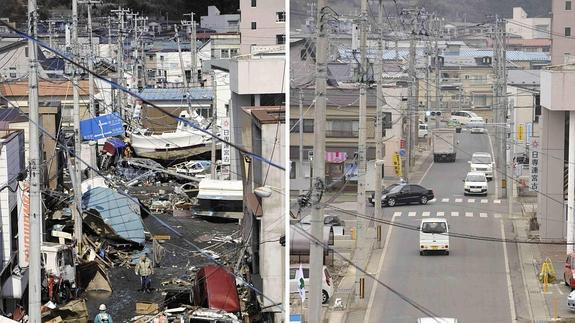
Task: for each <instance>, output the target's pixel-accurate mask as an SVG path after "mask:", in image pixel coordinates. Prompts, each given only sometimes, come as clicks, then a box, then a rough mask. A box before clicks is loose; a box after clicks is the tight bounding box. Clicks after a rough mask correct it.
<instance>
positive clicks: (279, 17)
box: [276, 11, 286, 22]
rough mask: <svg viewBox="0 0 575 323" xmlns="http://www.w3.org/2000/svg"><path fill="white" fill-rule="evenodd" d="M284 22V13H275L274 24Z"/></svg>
mask: <svg viewBox="0 0 575 323" xmlns="http://www.w3.org/2000/svg"><path fill="white" fill-rule="evenodd" d="M285 21H286V13H285V11H278V12H276V22H285Z"/></svg>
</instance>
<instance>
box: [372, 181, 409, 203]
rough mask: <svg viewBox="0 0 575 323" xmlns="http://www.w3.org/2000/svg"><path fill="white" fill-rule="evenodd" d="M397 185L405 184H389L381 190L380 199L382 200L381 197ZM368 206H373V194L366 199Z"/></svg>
mask: <svg viewBox="0 0 575 323" xmlns="http://www.w3.org/2000/svg"><path fill="white" fill-rule="evenodd" d="M399 185H405V183H395V184H391V185H389V186H388V187H384V188H383V190H382V191H381V194H382V195H381V197H382V200H383V195H385V194H387V193H389V191H390V190H391V189H392V188H394V187H396V186H399ZM367 200H368V202H369V204H371V205H372V206H375V193H371V196H370V197H369V198H368V199H367Z"/></svg>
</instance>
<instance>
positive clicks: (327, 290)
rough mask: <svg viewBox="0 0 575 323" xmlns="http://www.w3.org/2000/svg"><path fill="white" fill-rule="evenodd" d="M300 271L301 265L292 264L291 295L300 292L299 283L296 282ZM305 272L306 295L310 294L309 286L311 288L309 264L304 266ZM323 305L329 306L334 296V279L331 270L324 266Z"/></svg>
mask: <svg viewBox="0 0 575 323" xmlns="http://www.w3.org/2000/svg"><path fill="white" fill-rule="evenodd" d="M298 269H299V265H296V264H292V265H290V269H289V289H290V293H292V294H295V293H297V292H298V289H297V286H298V281H297V280H296V278H295V277H296V272H297V271H298ZM302 270H303V280H304V285H305V286H306V293H307V292H309V290H308V289H307V286H309V264H302ZM321 295H322V296H321V303H322V304H327V303H328V302H329V299H330V298H331V296H332V295H333V279H332V278H331V274H330V273H329V270H327V267H326V266H323V270H322V279H321Z"/></svg>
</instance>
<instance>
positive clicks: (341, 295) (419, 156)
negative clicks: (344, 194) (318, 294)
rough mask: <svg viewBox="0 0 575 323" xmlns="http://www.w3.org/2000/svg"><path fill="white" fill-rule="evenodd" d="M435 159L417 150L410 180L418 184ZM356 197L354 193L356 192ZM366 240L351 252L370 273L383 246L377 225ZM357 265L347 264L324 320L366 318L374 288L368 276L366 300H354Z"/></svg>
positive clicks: (345, 205)
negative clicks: (336, 303)
mask: <svg viewBox="0 0 575 323" xmlns="http://www.w3.org/2000/svg"><path fill="white" fill-rule="evenodd" d="M432 161H433V157H432V155H431V152H430V151H417V152H416V154H415V165H414V167H413V168H412V172H411V176H410V177H411V180H410V182H412V183H417V182H418V181H419V180H420V178H421V177H422V176H423V174H424V173H425V171H426V170H427V169H428V167H429V165H431V162H432ZM354 197H355V195H354ZM341 204H342V205H338V206H339V207H342V208H345V209H352V210H356V209H357V208H354V206H356V205H355V204H356V203H353V202H344V203H341ZM347 221H348V220H346V226H347V223H348V222H347ZM353 225H354V226H355V223H353ZM382 229H383V230H382V231H383V232H382V235H383V234H385V232H387V230H386V228H385V227H383V228H382ZM366 236H367V241H365V243H364V244H363V247H362V248H361V250H359V249H351V250H350V252H351V255H352V256H355V257H353V261H354V263H356V264H358V265H359V266H360V267H361V268H364V269H365V270H366V271H367V272H369V273H374V271H373V270H371V267H373V262H377V259H379V253H381V251H382V250H383V249H381V248H378V247H377V246H376V243H377V241H376V240H375V227H374V226H371V225H370V226H368V228H367V234H366ZM384 239H385V237H384V236H383V237H382V241H384ZM343 254H344V255H345V256H347V253H343ZM335 257H336V259H337V258H338V257H337V256H335ZM355 276H356V268H355V267H353V266H348V267H347V271H346V272H345V275H344V276H343V278H342V280H341V282H340V283H339V285H338V286H337V288H336V290H335V292H334V294H333V296H332V301H331V302H330V306H329V307H328V308H327V309H326V310H325V311H324V315H323V317H324V322H330V323H331V322H334V323H339V322H346V321H347V320H348V318H349V319H352V318H353V319H354V321H355V318H357V321H360V322H362V321H363V318H364V316H365V310H366V307H367V302H368V297H369V291H370V289H371V287H370V285H371V281H370V279H369V278H366V284H365V285H366V286H365V289H366V291H365V299H364V300H360V301H359V302H358V303H356V302H355V290H356V286H355V279H356V277H355ZM338 299H339V300H341V303H342V305H343V307H342V308H337V309H336V308H334V307H333V304H334V302H335V301H336V300H338Z"/></svg>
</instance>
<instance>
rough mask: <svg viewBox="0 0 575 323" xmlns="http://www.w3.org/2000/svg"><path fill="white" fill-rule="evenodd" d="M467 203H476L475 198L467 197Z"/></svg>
mask: <svg viewBox="0 0 575 323" xmlns="http://www.w3.org/2000/svg"><path fill="white" fill-rule="evenodd" d="M467 203H475V199H467Z"/></svg>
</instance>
